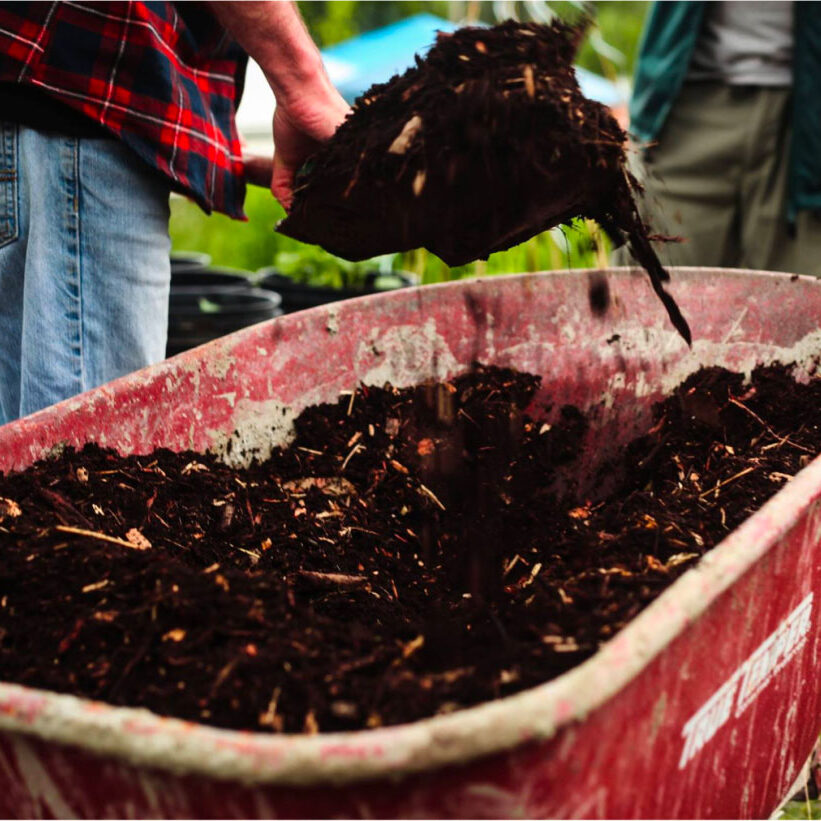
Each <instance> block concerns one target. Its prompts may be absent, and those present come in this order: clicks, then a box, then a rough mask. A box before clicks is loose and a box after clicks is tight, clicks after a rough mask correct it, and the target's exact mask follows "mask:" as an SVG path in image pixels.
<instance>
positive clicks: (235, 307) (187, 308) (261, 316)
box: [166, 286, 282, 356]
mask: <svg viewBox="0 0 821 821" xmlns="http://www.w3.org/2000/svg"><path fill="white" fill-rule="evenodd" d="M280 302H281V299H280V296H279V294H277V293H274V292H272V291H267V290H264V289H262V288H245V289H239V288H237V287H231V286H229V287H217V286H211V287H208V288H186V289H179V290H173V289H172V291H171V298H170V301H169V309H168V342H167V344H166V356H174V355H175V354H178V353H181V352H182V351H186V350H188V349H189V348H195V347H197V346H198V345H203V344H205V343H206V342H210V341H211V340H213V339H218V338H219V337H221V336H225V334H230V333H233V332H234V331H238V330H240V329H241V328H245V327H246V326H248V325H255V324H256V323H257V322H264V321H265V320H267V319H273V318H274V317H275V316H279V315H280V314H281V313H282V308H281V307H280Z"/></svg>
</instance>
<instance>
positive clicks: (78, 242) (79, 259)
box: [71, 137, 86, 390]
mask: <svg viewBox="0 0 821 821" xmlns="http://www.w3.org/2000/svg"><path fill="white" fill-rule="evenodd" d="M73 142H74V191H73V192H72V194H73V196H72V199H71V205H72V207H73V210H74V214H73V216H74V222H73V224H74V243H75V244H74V270H75V275H76V277H77V308H78V314H79V316H78V320H77V321H78V324H79V333H78V342H79V346H80V388H81V390H85V388H86V374H85V370H86V369H85V359H86V358H85V311H84V310H83V243H82V235H83V226H82V221H81V214H82V211H81V209H80V138H79V137H74V139H73Z"/></svg>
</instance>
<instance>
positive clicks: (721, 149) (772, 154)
mask: <svg viewBox="0 0 821 821" xmlns="http://www.w3.org/2000/svg"><path fill="white" fill-rule="evenodd" d="M791 104H792V95H791V92H790V90H789V89H784V88H761V87H746V86H737V87H734V86H728V85H725V84H723V83H712V82H698V83H696V82H694V83H686V84H685V85H684V88H683V89H682V91H681V93H680V95H679V97H678V98H677V99H676V102H675V105H674V106H673V109H672V111H671V113H670V115H669V117H668V120H667V122H666V123H665V125H664V128H663V129H662V132H661V134H660V135H659V139H658V142H657V144H656V145H651V146H649V147H648V148H646V149H645V150H644V152H643V157H642V158H641V159H639V158H638V157H637V158H636V160H637V161H636V162H635V164H634V168H633V171H634V173H635V174H636V176H637V177H638V178H639V180H640V181H641V182H642V184H643V185H644V186H645V189H646V196H645V198H644V202H643V203H642V205H641V209H642V212H643V214H644V216H645V219H647V220H648V221H649V223H650V225H651V228H652V230H653V232H654V233H662V234H668V235H675V236H681V237H683V238H685V241H684V242H681V243H656V245H655V247H656V250H657V252H658V254H659V257H660V259H661V261H662V263H663V264H664V265H705V266H720V267H730V268H754V269H761V270H770V271H790V272H793V273H801V274H815V275H816V276H821V219H819V217H818V216H817V215H816V214H814V213H809V212H801V213H799V215H798V217H797V221H796V224H795V230H794V232H791V231H789V230H788V225H787V170H788V161H789V137H790V113H791ZM791 234H792V235H791ZM614 262H615V264H617V265H627V264H632V260H631V259H630V257H629V255H628V254H626V253H625V251H624V249H619V250H618V251H616V252H615V254H614Z"/></svg>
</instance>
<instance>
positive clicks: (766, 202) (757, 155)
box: [740, 88, 821, 276]
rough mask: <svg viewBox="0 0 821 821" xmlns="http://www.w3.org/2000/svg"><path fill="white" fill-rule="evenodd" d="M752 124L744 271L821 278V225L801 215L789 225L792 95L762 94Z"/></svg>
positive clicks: (814, 218) (766, 91) (745, 187)
mask: <svg viewBox="0 0 821 821" xmlns="http://www.w3.org/2000/svg"><path fill="white" fill-rule="evenodd" d="M757 94H758V102H757V105H756V110H755V111H754V112H753V113H752V115H751V118H750V137H749V142H748V146H747V148H746V152H745V153H746V157H747V160H746V171H745V175H744V179H743V183H742V203H743V207H742V210H743V214H744V216H743V229H742V256H741V261H740V265H741V267H744V268H753V269H760V270H769V271H789V272H791V273H799V274H815V275H816V276H821V220H819V218H818V216H817V215H816V214H813V213H810V212H801V213H799V214H798V218H797V220H796V223H795V225H794V226H789V225H788V223H787V192H788V181H787V180H788V173H789V164H790V149H789V146H790V136H791V127H790V123H791V119H792V95H791V93H790V91H789V90H788V89H766V88H762V89H758V91H757Z"/></svg>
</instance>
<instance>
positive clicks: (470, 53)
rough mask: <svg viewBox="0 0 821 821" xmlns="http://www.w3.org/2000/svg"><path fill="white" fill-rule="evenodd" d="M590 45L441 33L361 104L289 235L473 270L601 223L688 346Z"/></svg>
mask: <svg viewBox="0 0 821 821" xmlns="http://www.w3.org/2000/svg"><path fill="white" fill-rule="evenodd" d="M582 35H583V28H582V27H580V26H572V25H568V24H565V23H562V22H560V21H558V20H557V21H553V22H552V23H550V24H549V25H542V24H538V23H518V22H514V21H512V20H509V21H507V22H505V23H502V24H500V25H498V26H494V27H492V28H488V27H481V28H480V27H472V28H470V27H469V28H463V29H459V30H458V31H456V32H454V33H452V34H448V33H440V34H439V36H438V37H437V40H436V43H435V44H434V45H433V46H432V47H431V49H430V51H429V52H428V53H427V55H425V56H424V58H422V57H419V58H417V61H416V65H415V66H413V67H412V68H410V69H408V70H407V71H406V72H405V73H404V74H402V75H401V76H396V77H393V78H392V79H391V80H390V81H389V82H387V83H380V84H377V85H374V86H373V87H371V88H370V89H369V90H368V91H366V92H365V94H363V95H362V96H361V97H360V98H359V99H357V100H356V102H355V104H354V107H353V111H352V113H351V114H350V116H349V117H348V119H347V120H346V121H345V122H344V123H343V124H342V125H341V126H340V127H339V129H338V130H337V132H336V133H335V135H334V136H333V137H332V138H331V139H330V140H329V141H327V142H326V143H325V144H323V145H322V146H321V147H320V148H319V150H318V151H317V152H316V153H315V154H314V155H313V157H312V158H311V159H310V160H309V162H308V163H307V164H306V167H305V169H304V171H303V172H302V173H301V174H300V175H299V176H298V178H297V181H296V184H295V189H294V201H293V204H292V206H291V208H290V211H289V213H288V216H287V217H286V218H285V219H284V220H283V221H282V222H281V223H280V225H279V226H278V230H279V231H280V232H282V233H284V234H287V235H288V236H291V237H294V238H296V239H298V240H301V241H303V242H310V243H315V244H317V245H321V246H322V247H324V248H325V249H326V250H328V251H331V252H332V253H334V254H337V255H338V256H342V257H345V258H346V259H367V258H369V257H373V256H377V255H379V254H386V253H394V252H397V251H406V250H412V249H415V248H420V247H424V248H427V249H429V250H430V251H432V252H433V253H435V254H437V255H438V256H439V257H440V258H441V259H443V260H444V261H445V262H446V263H447V264H448V265H464V264H466V263H468V262H472V261H474V260H476V259H480V258H481V259H486V258H487V257H488V256H489V255H490V254H492V253H494V252H496V251H501V250H504V249H506V248H511V247H513V246H514V245H517V244H519V243H521V242H524V241H525V240H527V239H529V238H530V237H532V236H535V235H536V234H538V233H540V232H542V231H546V230H547V229H549V228H552V227H554V226H556V225H561V224H570V223H571V222H572V220H573V219H575V218H590V219H594V220H596V221H597V222H598V223H599V224H600V225H601V226H602V227H603V228H604V230H605V231H606V232H607V233H608V234H609V235H610V237H611V238H612V239H613V240H614V242H615V243H616V244H621V243H623V242H626V243H627V245H628V247H629V248H630V250H631V251H632V253H633V255H634V256H635V258H636V259H637V260H638V262H639V263H640V264H641V265H642V266H643V267H644V268H645V269H646V270H647V273H648V275H649V277H650V281H651V284H652V287H653V289H654V290H655V292H656V293H657V295H658V296H659V298H660V300H661V301H662V303H663V305H664V307H665V308H666V310H667V312H668V315H669V317H670V320H671V322H672V324H673V325H674V326H675V327H676V329H677V330H678V331H679V333H680V334H681V335H682V337H683V338H684V339H685V340H686V341H687V342H688V343H689V342H690V330H689V328H688V325H687V322H686V321H685V319H684V317H683V316H682V315H681V313H680V311H679V309H678V307H677V305H676V303H675V301H674V300H673V298H672V297H671V296H670V295H669V294H668V293H667V292H666V291H665V290H664V288H663V283H664V282H666V281H667V280H669V275H668V274H667V272H666V271H665V270H664V268H663V267H662V266H661V264H660V262H659V260H658V257H657V256H656V253H655V251H654V249H653V247H652V245H651V240H654V239H660V237H658V236H654V235H652V233H651V229H650V227H649V226H648V225H647V224H645V222H644V221H643V219H642V218H641V216H640V215H639V211H638V209H637V207H636V202H635V198H636V196H638V194H639V193H640V191H641V186H640V185H639V183H638V182H637V180H636V179H635V178H634V177H633V175H632V174H631V173H630V172H629V171H628V170H627V156H626V151H625V146H626V143H627V134H626V133H625V131H624V130H623V129H622V128H621V127H620V126H619V124H618V122H617V121H616V119H615V118H614V117H613V115H612V114H611V113H610V111H609V109H608V108H607V107H606V106H604V105H602V104H601V103H599V102H597V101H595V100H590V99H588V98H587V97H585V96H584V94H583V93H582V91H581V88H580V87H579V83H578V81H577V79H576V74H575V69H574V67H573V61H574V57H575V54H576V49H577V46H578V43H579V41H580V40H581V38H582Z"/></svg>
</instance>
